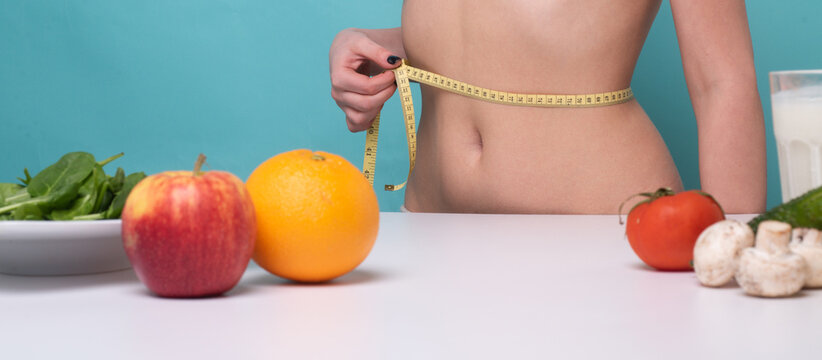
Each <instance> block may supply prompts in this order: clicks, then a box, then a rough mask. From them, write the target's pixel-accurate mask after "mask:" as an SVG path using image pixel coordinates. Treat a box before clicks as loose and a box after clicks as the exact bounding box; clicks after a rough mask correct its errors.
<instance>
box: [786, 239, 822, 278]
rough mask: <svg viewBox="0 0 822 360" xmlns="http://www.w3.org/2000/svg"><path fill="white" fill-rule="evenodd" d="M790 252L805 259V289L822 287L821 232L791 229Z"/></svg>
mask: <svg viewBox="0 0 822 360" xmlns="http://www.w3.org/2000/svg"><path fill="white" fill-rule="evenodd" d="M791 251H793V252H795V253H797V254H799V255H801V256H802V257H803V258H805V263H807V264H808V278H807V279H805V287H808V288H818V287H822V232H820V231H819V230H817V229H807V228H798V229H793V239H792V240H791Z"/></svg>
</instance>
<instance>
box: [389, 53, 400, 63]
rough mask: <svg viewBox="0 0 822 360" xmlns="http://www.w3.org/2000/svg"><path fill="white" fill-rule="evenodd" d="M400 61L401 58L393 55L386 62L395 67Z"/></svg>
mask: <svg viewBox="0 0 822 360" xmlns="http://www.w3.org/2000/svg"><path fill="white" fill-rule="evenodd" d="M399 59H400V57H399V56H394V55H391V56H389V57H388V60H386V61H388V63H389V64H391V65H394V64H395V63H397V60H399Z"/></svg>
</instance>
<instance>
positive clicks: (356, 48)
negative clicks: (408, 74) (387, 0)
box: [328, 29, 401, 132]
mask: <svg viewBox="0 0 822 360" xmlns="http://www.w3.org/2000/svg"><path fill="white" fill-rule="evenodd" d="M371 31H378V30H371ZM386 31H395V29H386ZM395 32H396V33H397V34H399V31H395ZM397 40H398V41H401V39H397ZM328 62H329V67H330V73H331V97H333V98H334V100H335V101H336V102H337V105H338V106H339V107H340V109H342V110H343V112H344V113H345V121H346V123H347V124H348V129H349V130H350V131H352V132H357V131H363V130H366V129H368V128H369V127H370V126H371V122H372V121H373V120H374V118H375V117H376V116H377V114H378V113H379V112H380V109H382V105H383V104H384V103H385V102H386V101H387V100H388V99H389V98H390V97H391V95H393V94H394V90H396V88H397V85H396V84H395V83H394V73H393V72H391V71H385V70H387V69H393V68H395V67H397V66H399V65H400V58H399V57H398V56H395V55H394V54H392V52H391V51H389V50H388V49H386V48H384V47H383V46H381V45H380V44H378V43H377V42H375V41H373V40H372V39H371V37H369V36H368V35H367V34H366V33H365V32H363V31H360V30H357V29H346V30H343V31H341V32H340V33H339V34H337V36H336V37H335V38H334V42H333V43H332V44H331V50H330V51H329V54H328Z"/></svg>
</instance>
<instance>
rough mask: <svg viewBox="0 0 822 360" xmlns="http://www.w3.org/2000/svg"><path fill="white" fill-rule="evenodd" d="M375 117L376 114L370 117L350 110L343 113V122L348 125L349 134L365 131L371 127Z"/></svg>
mask: <svg viewBox="0 0 822 360" xmlns="http://www.w3.org/2000/svg"><path fill="white" fill-rule="evenodd" d="M378 111H379V110H378ZM376 117H377V115H376V112H375V113H374V114H373V115H371V114H368V113H363V112H359V111H356V110H353V109H351V108H348V109H347V110H346V111H345V122H346V124H347V125H348V130H349V131H351V132H358V131H363V130H367V129H368V128H370V127H371V123H372V122H374V118H376Z"/></svg>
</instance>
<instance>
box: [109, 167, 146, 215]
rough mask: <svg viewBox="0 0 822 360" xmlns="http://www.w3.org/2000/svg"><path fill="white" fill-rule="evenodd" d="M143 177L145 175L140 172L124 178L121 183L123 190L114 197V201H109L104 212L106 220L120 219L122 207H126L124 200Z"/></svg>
mask: <svg viewBox="0 0 822 360" xmlns="http://www.w3.org/2000/svg"><path fill="white" fill-rule="evenodd" d="M145 177H146V174H145V173H144V172H142V171H140V172H136V173H132V174H129V175H128V176H126V179H125V181H123V188H122V189H121V190H120V192H119V193H117V195H116V196H114V200H112V201H111V207H109V208H108V210H107V211H106V219H119V218H120V214H122V213H123V207H124V206H125V205H126V199H127V198H128V195H129V194H130V193H131V189H133V188H134V187H135V186H136V185H137V183H139V182H140V180H143V179H145Z"/></svg>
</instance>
